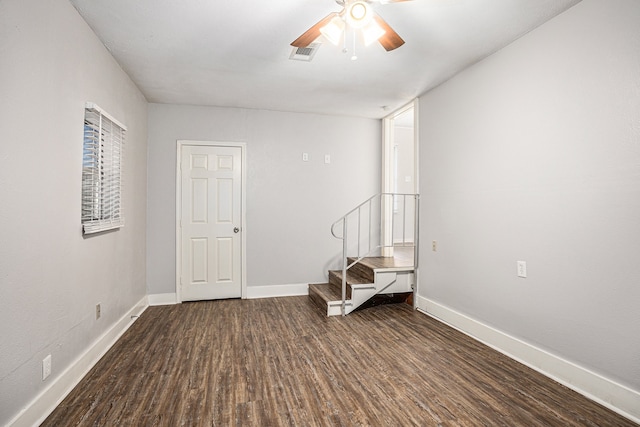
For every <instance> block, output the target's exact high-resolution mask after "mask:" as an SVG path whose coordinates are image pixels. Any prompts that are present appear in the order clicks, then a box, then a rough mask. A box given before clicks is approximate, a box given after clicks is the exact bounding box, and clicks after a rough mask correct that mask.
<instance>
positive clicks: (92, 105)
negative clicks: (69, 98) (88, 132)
mask: <svg viewBox="0 0 640 427" xmlns="http://www.w3.org/2000/svg"><path fill="white" fill-rule="evenodd" d="M84 108H85V109H88V110H95V111H97V112H98V113H100V114H102V115H103V116H105V117H106V118H107V119H109V120H111V121H112V122H113V123H115V124H117V125H118V126H120V128H122V130H124V131H126V130H127V127H126V126H125V125H123V124H122V123H120V122H119V121H118V120H116V118H115V117H113V116H112V115H111V114H109V113H107V112H106V111H104V110H103V109H102V108H100V107H99V106H98V105H97V104H96V103H94V102H87V103H85V104H84Z"/></svg>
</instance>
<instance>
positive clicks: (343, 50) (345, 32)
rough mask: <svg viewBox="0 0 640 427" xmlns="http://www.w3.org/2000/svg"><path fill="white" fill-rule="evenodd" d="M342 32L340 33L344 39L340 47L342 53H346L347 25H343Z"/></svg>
mask: <svg viewBox="0 0 640 427" xmlns="http://www.w3.org/2000/svg"><path fill="white" fill-rule="evenodd" d="M342 32H343V34H342V38H343V39H344V40H343V41H342V43H343V47H342V53H347V52H349V50H348V49H347V26H346V25H345V27H344V29H343V30H342Z"/></svg>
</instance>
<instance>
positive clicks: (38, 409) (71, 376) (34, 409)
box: [8, 296, 148, 427]
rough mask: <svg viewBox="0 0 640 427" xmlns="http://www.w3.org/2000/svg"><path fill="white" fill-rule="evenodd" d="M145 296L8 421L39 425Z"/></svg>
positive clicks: (18, 425) (140, 308) (139, 307)
mask: <svg viewBox="0 0 640 427" xmlns="http://www.w3.org/2000/svg"><path fill="white" fill-rule="evenodd" d="M147 301H148V300H147V297H146V296H145V297H144V298H142V299H141V300H140V301H139V302H138V303H136V304H135V305H134V306H133V307H132V308H131V309H130V310H129V311H128V312H127V313H125V314H124V315H123V316H122V317H121V318H120V319H119V320H118V321H117V322H116V323H115V324H114V325H113V326H112V327H111V328H110V329H109V330H107V331H106V332H105V333H104V334H102V336H100V338H98V339H97V340H96V341H94V342H93V344H91V346H90V347H89V348H88V349H87V350H86V351H85V352H84V353H82V354H81V355H80V356H78V358H77V359H76V360H74V361H73V363H71V365H70V366H69V367H68V368H67V369H65V370H64V372H62V374H60V376H59V377H57V378H56V379H55V380H54V381H53V382H51V384H50V385H49V386H48V387H47V388H46V389H44V390H43V391H42V392H41V393H40V394H39V395H38V396H36V397H35V398H34V399H33V400H32V401H31V403H29V404H28V405H27V407H26V408H24V409H23V410H22V411H21V412H20V413H19V414H18V415H16V416H15V417H14V418H13V419H12V420H11V421H10V422H9V424H8V426H12V427H22V426H25V427H26V426H29V427H31V426H37V425H40V424H41V423H42V422H43V421H44V420H45V419H46V418H47V417H48V416H49V414H51V412H53V410H54V409H55V408H56V407H57V406H58V405H59V404H60V402H62V400H63V399H64V398H65V397H66V396H67V394H69V393H70V392H71V390H73V388H74V387H75V386H76V385H77V384H78V383H79V382H80V380H81V379H82V378H83V377H84V376H85V375H86V374H87V373H88V372H89V371H90V370H91V368H93V366H94V365H95V364H96V363H97V362H98V361H99V360H100V358H101V357H102V356H104V354H105V353H106V352H107V351H108V350H109V349H110V348H111V347H112V346H113V344H115V342H116V341H117V340H118V339H119V338H120V337H121V336H122V334H124V333H125V331H126V330H127V329H129V327H130V326H131V325H132V324H133V322H135V320H136V319H137V317H138V316H139V315H140V314H142V312H143V311H144V310H146V308H147V307H148V302H147Z"/></svg>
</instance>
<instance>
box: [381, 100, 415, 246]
mask: <svg viewBox="0 0 640 427" xmlns="http://www.w3.org/2000/svg"><path fill="white" fill-rule="evenodd" d="M411 108H413V191H414V193H415V194H420V190H419V188H418V186H419V183H420V179H419V173H420V168H419V167H418V158H419V152H418V149H419V143H418V113H419V112H418V98H415V99H413V100H412V101H411V102H408V103H407V104H405V105H403V106H402V107H400V108H399V109H397V110H395V111H394V112H393V113H391V114H389V115H388V116H386V117H384V118H383V119H382V173H381V174H380V175H381V176H382V183H381V188H382V192H383V193H393V192H394V187H393V172H394V164H393V161H394V155H393V146H394V139H395V138H394V120H395V118H396V117H397V116H399V115H400V114H403V113H405V112H406V111H408V110H410V109H411ZM382 216H383V220H382V224H383V228H382V235H383V242H384V244H385V245H386V244H387V243H388V242H389V241H390V240H391V236H392V235H393V231H392V230H391V227H392V222H391V221H390V220H388V218H390V217H392V216H393V206H392V203H391V201H389V200H387V201H386V203H385V204H384V206H383V208H382ZM391 244H392V245H393V242H391ZM382 256H393V248H386V247H385V248H384V249H383V253H382Z"/></svg>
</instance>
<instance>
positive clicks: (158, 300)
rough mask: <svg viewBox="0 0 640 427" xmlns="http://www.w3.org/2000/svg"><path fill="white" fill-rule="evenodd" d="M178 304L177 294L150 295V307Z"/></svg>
mask: <svg viewBox="0 0 640 427" xmlns="http://www.w3.org/2000/svg"><path fill="white" fill-rule="evenodd" d="M177 303H178V297H177V295H176V293H175V292H172V293H168V294H149V305H150V306H153V305H173V304H177Z"/></svg>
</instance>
